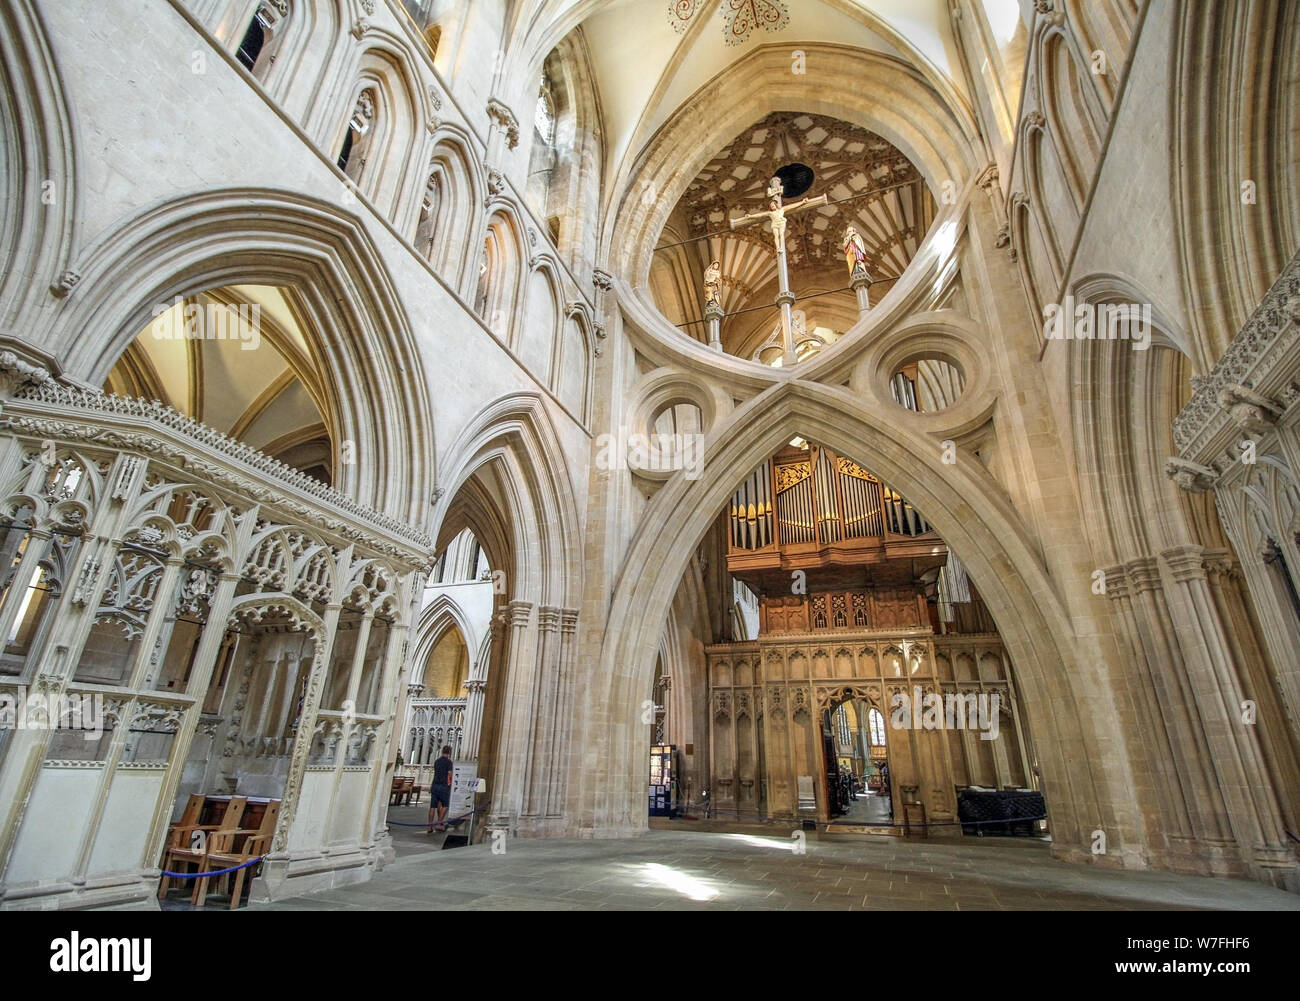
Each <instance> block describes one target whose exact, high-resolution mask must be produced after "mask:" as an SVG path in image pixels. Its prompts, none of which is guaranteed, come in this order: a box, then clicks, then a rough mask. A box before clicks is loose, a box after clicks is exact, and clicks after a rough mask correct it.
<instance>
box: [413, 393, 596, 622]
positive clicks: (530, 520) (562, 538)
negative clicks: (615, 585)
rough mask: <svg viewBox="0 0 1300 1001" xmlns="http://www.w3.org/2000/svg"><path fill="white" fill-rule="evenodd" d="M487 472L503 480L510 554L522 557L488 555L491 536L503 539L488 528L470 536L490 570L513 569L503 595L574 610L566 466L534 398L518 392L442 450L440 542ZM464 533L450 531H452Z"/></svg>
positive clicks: (577, 585)
mask: <svg viewBox="0 0 1300 1001" xmlns="http://www.w3.org/2000/svg"><path fill="white" fill-rule="evenodd" d="M488 466H494V467H495V468H496V469H498V470H500V471H503V472H505V473H506V474H507V477H506V478H505V479H504V480H503V483H504V484H505V485H506V489H507V490H508V491H509V494H508V498H507V499H508V500H509V502H510V505H511V508H510V510H509V511H507V512H501V517H502V521H503V524H504V525H505V526H506V527H507V528H508V529H509V531H510V532H511V533H512V536H513V538H511V539H510V545H511V548H512V549H513V550H514V552H515V553H516V554H517V555H518V556H521V557H522V559H519V558H516V559H515V560H513V561H512V560H510V559H509V555H510V554H509V552H500V551H496V552H494V551H493V550H494V548H496V547H495V546H493V545H490V544H489V543H490V542H492V541H493V536H496V538H497V539H500V540H501V541H505V539H502V537H501V536H502V533H501V532H500V531H499V530H498V531H495V532H493V531H491V530H490V529H491V526H490V525H484V526H482V527H484V528H485V529H488V531H485V532H484V534H482V535H480V534H479V531H478V529H475V530H474V534H475V535H476V536H477V537H478V538H479V540H480V542H481V543H482V544H483V547H484V549H485V550H486V551H487V552H488V556H489V562H490V563H491V565H492V567H493V569H504V567H505V566H506V565H507V563H513V565H514V567H515V570H514V574H513V575H512V579H507V584H506V586H507V588H508V592H507V593H508V594H509V595H510V597H511V598H512V599H513V600H527V601H532V602H538V603H541V604H546V605H559V606H564V607H573V606H574V605H575V604H576V603H577V601H578V600H579V598H580V596H581V594H582V562H581V559H580V555H579V554H580V550H581V544H580V534H579V533H580V527H579V526H580V521H579V518H578V509H577V504H576V501H575V495H574V491H573V485H572V483H571V482H570V480H569V474H568V472H567V470H568V462H567V461H566V458H565V454H564V451H563V449H562V448H561V446H560V444H559V439H558V437H557V436H556V434H555V431H554V428H553V427H552V425H551V422H550V418H549V416H548V415H547V413H546V409H545V404H544V403H543V402H542V397H541V396H540V394H537V393H516V394H512V395H510V396H505V397H502V398H501V399H500V400H497V401H496V402H494V403H492V404H490V405H489V406H487V407H486V408H484V409H483V410H482V411H480V413H479V414H478V415H477V416H476V417H475V418H474V419H472V420H471V421H470V422H469V423H468V425H467V426H466V428H465V430H464V431H462V432H461V433H460V435H459V436H458V437H457V439H456V441H455V442H454V443H453V444H452V445H451V447H450V448H449V449H448V451H447V458H446V459H445V460H444V468H445V473H444V476H443V480H442V482H444V483H446V484H447V494H446V495H445V496H444V498H443V499H442V500H440V501H439V503H438V505H437V506H436V508H435V510H434V519H435V520H434V524H435V525H437V526H439V528H438V537H439V541H440V542H442V541H443V540H444V539H450V538H451V534H449V533H451V530H452V527H453V526H452V523H451V522H450V521H449V519H448V513H449V510H450V508H451V506H452V501H453V500H454V499H455V498H456V496H457V494H458V493H459V492H460V491H461V489H462V488H463V487H464V486H465V485H466V484H467V483H469V482H470V481H471V480H472V479H474V478H475V477H476V476H477V474H478V473H479V472H480V471H481V470H483V469H484V468H486V467H488ZM464 527H467V526H466V525H465V524H456V525H455V526H454V528H455V531H456V532H459V531H460V529H461V528H464ZM468 527H471V528H474V526H473V525H469V526H468ZM452 534H454V533H452Z"/></svg>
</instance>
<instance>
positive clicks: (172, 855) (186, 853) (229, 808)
mask: <svg viewBox="0 0 1300 1001" xmlns="http://www.w3.org/2000/svg"><path fill="white" fill-rule="evenodd" d="M247 806H248V798H247V797H246V796H231V797H230V802H229V803H227V804H226V810H225V812H224V813H223V814H222V815H221V823H219V824H187V825H184V826H182V825H179V824H178V825H176V826H174V827H173V828H172V830H171V832H170V834H169V835H168V837H169V842H168V844H167V847H166V848H165V850H164V851H163V865H162V867H163V870H164V871H166V872H186V871H188V870H184V869H180V868H178V866H181V865H187V866H193V867H194V869H193V871H194V872H199V871H200V866H202V864H203V860H204V859H205V858H206V857H207V849H208V846H207V845H206V844H205V846H204V850H203V851H199V850H198V849H196V848H194V847H193V846H191V844H190V837H191V835H192V834H193V833H194V832H195V831H203V832H204V833H205V835H206V838H205V841H210V840H211V838H213V837H214V836H215V835H216V833H227V832H229V833H233V832H234V831H237V830H239V823H240V821H241V820H243V819H244V808H245V807H247ZM172 879H173V877H171V876H164V877H163V878H162V882H161V883H160V884H159V886H158V896H159V897H165V896H167V891H168V890H169V889H170V888H171V881H172Z"/></svg>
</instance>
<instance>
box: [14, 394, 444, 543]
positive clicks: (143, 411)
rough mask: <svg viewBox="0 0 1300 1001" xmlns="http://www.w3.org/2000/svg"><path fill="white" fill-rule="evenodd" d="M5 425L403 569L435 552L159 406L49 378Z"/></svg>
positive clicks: (406, 530) (414, 535)
mask: <svg viewBox="0 0 1300 1001" xmlns="http://www.w3.org/2000/svg"><path fill="white" fill-rule="evenodd" d="M3 423H4V424H5V425H7V426H8V427H10V428H11V429H13V430H15V431H17V432H20V433H25V434H31V435H38V436H41V437H48V438H56V439H58V438H63V439H75V440H80V441H84V442H86V443H88V444H93V445H102V446H105V447H109V448H117V449H130V450H139V451H141V452H145V453H148V454H150V455H153V456H155V457H156V458H158V459H160V460H161V461H164V462H170V463H174V464H176V465H179V466H181V467H182V468H184V469H185V470H187V471H188V472H190V473H191V474H196V475H199V476H203V477H209V478H212V479H215V480H217V481H218V482H221V483H224V484H227V485H229V486H233V487H234V488H236V489H237V490H240V491H241V492H244V493H246V494H248V495H250V496H251V497H253V498H254V499H255V500H257V501H258V502H260V503H263V504H267V505H270V506H272V507H280V508H283V509H285V510H286V511H289V512H292V514H293V515H294V517H296V518H300V519H303V520H305V521H307V522H308V523H311V524H316V525H319V526H320V527H322V528H325V529H327V530H329V531H332V532H336V533H339V534H341V535H344V536H346V537H348V538H350V539H352V540H354V541H356V542H360V543H361V544H363V545H365V546H368V547H370V548H372V549H374V550H375V551H378V552H381V553H384V554H386V555H389V556H392V557H395V558H397V559H400V560H403V561H406V562H412V563H420V564H423V562H425V555H426V554H427V553H429V552H431V551H432V549H433V540H432V539H431V538H429V536H427V535H425V534H424V533H423V532H420V531H418V530H417V529H415V528H413V527H412V526H410V525H408V524H405V523H403V522H400V521H398V520H397V519H395V518H392V517H390V516H389V515H385V514H382V513H380V512H378V511H375V510H372V509H370V508H368V507H366V506H364V505H362V504H358V503H357V502H356V501H354V500H352V499H351V498H350V497H347V496H346V495H344V494H342V493H340V492H339V491H337V490H335V489H334V488H332V487H328V486H326V485H325V484H323V483H321V482H320V481H318V480H315V479H312V478H311V477H310V476H307V475H306V474H304V473H302V472H299V471H298V470H296V469H294V468H293V467H291V466H288V465H285V464H284V463H283V462H280V461H279V460H277V459H272V458H271V457H270V456H268V455H266V454H265V453H263V452H259V451H257V450H256V449H254V448H251V447H250V446H248V445H245V444H244V443H243V442H240V441H238V440H236V439H234V438H231V437H230V436H229V435H226V434H222V433H221V432H220V431H217V430H215V429H214V428H211V427H208V426H207V425H206V424H201V423H199V422H198V421H196V420H194V419H193V418H190V417H186V416H185V415H184V414H182V413H180V412H179V411H177V410H175V409H173V408H172V407H168V406H164V405H163V404H161V403H158V402H157V401H145V400H139V399H134V398H132V397H122V396H114V395H110V394H99V393H91V392H87V391H85V390H81V389H74V388H71V387H67V386H62V385H59V384H58V383H56V382H55V381H54V380H52V379H48V380H45V381H43V382H40V383H38V384H35V385H27V386H25V387H23V388H22V389H20V390H19V392H18V393H17V394H16V395H15V396H14V398H13V399H12V400H11V401H9V403H8V404H7V405H6V407H5V410H4V419H3ZM267 481H270V483H269V484H268V483H267ZM268 486H269V487H275V488H278V489H269V488H268ZM295 495H296V496H295ZM304 501H305V503H304ZM376 530H382V531H383V532H385V533H386V535H387V537H383V536H380V535H377V534H375V531H376Z"/></svg>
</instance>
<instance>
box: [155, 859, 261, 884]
mask: <svg viewBox="0 0 1300 1001" xmlns="http://www.w3.org/2000/svg"><path fill="white" fill-rule="evenodd" d="M264 858H266V856H265V855H262V856H260V857H258V858H255V859H253V860H251V861H249V862H243V863H241V864H239V865H237V866H235V867H234V868H231V869H218V870H217V871H216V872H168V871H167V870H166V869H164V870H163V871H162V874H163V875H164V876H169V877H170V878H172V879H198V878H199V877H200V876H224V875H226V874H227V873H231V872H239V870H240V869H247V868H248V867H249V866H250V865H257V863H259V862H261V861H262V859H264Z"/></svg>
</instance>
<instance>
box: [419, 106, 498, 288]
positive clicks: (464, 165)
mask: <svg viewBox="0 0 1300 1001" xmlns="http://www.w3.org/2000/svg"><path fill="white" fill-rule="evenodd" d="M472 149H473V142H472V140H471V137H470V136H469V134H468V133H467V132H465V131H464V130H463V129H461V128H460V127H459V126H456V125H453V124H450V123H448V124H444V125H442V126H440V127H439V129H438V131H437V132H436V133H435V134H434V148H433V153H432V154H431V155H430V158H429V170H428V173H427V177H426V179H425V191H426V199H427V197H428V191H429V188H430V186H431V185H432V184H433V183H434V182H435V180H436V182H437V184H438V202H437V206H436V210H435V212H434V213H433V214H432V215H431V216H430V218H429V220H428V223H427V225H428V232H427V239H426V240H419V239H417V241H416V250H417V251H419V252H420V253H421V254H424V253H425V252H426V247H425V244H427V243H429V242H431V243H432V248H433V249H432V251H431V252H429V253H428V255H427V256H428V260H429V264H430V265H431V266H432V267H433V270H434V271H436V272H438V274H439V275H441V276H442V278H443V280H444V281H446V283H447V284H448V285H449V286H451V287H452V288H454V289H456V290H457V291H458V292H460V294H461V295H462V297H464V298H466V299H468V298H470V297H472V296H473V294H474V285H475V283H476V281H477V279H478V274H477V273H476V271H475V270H474V266H475V265H476V264H477V263H478V261H477V259H476V257H475V255H474V253H473V247H474V240H473V239H472V234H474V233H476V232H477V231H478V220H479V213H480V212H481V211H482V205H483V191H484V187H485V182H484V180H483V168H482V166H481V164H480V163H479V161H478V159H477V158H476V157H474V156H473V155H472V152H471V151H472ZM425 225H426V223H425V220H424V219H423V217H422V218H421V220H420V228H421V231H423V229H424V227H425Z"/></svg>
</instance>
